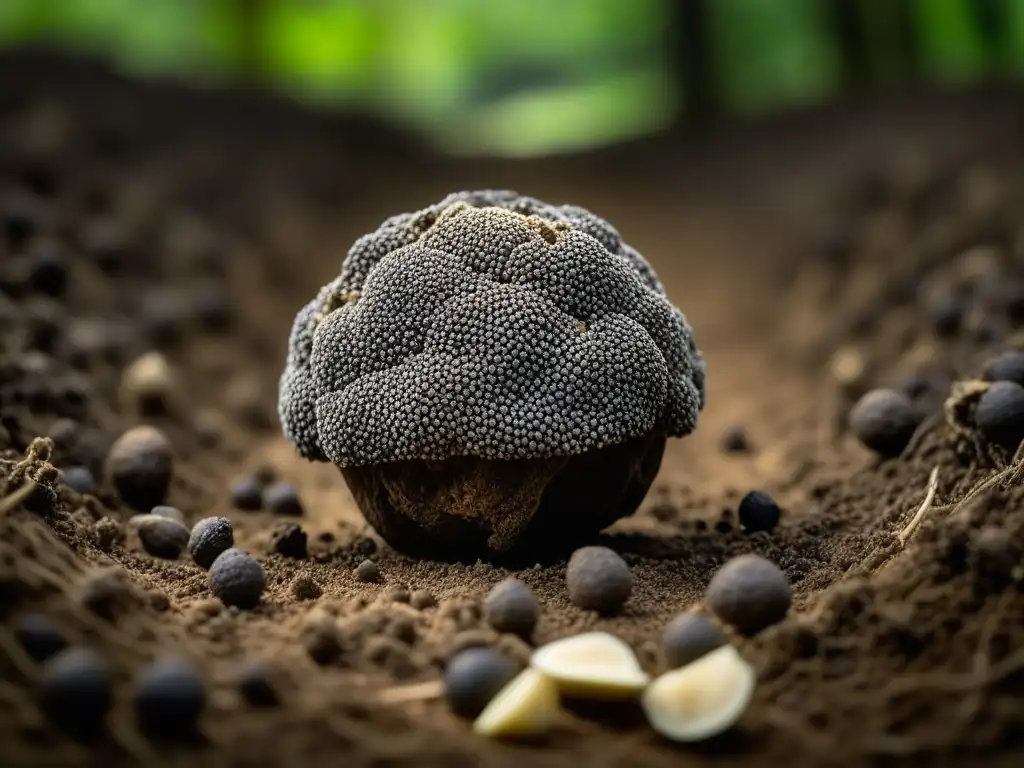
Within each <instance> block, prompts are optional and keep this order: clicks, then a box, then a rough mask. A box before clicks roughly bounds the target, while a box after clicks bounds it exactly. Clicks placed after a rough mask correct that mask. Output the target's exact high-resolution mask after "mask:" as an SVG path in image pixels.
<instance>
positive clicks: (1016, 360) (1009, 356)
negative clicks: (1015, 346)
mask: <svg viewBox="0 0 1024 768" xmlns="http://www.w3.org/2000/svg"><path fill="white" fill-rule="evenodd" d="M982 378H983V379H984V380H985V381H1012V382H1014V383H1015V384H1020V385H1022V386H1024V352H1020V351H1018V350H1011V351H1009V352H1003V354H1001V355H999V356H998V357H995V358H993V359H992V360H989V361H988V362H987V363H986V364H985V368H984V370H983V371H982Z"/></svg>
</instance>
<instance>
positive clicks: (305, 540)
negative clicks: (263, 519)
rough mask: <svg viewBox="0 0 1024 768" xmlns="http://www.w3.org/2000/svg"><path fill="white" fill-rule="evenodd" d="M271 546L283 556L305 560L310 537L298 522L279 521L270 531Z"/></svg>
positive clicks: (272, 549)
mask: <svg viewBox="0 0 1024 768" xmlns="http://www.w3.org/2000/svg"><path fill="white" fill-rule="evenodd" d="M270 542H271V544H270V548H271V551H273V552H276V553H277V554H279V555H281V556H282V557H291V558H294V559H296V560H305V559H306V557H307V556H308V554H309V549H308V544H309V537H308V536H307V535H306V532H305V531H304V530H302V526H301V525H299V524H298V523H278V524H277V525H276V526H274V529H273V530H272V531H271V533H270Z"/></svg>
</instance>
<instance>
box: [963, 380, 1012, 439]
mask: <svg viewBox="0 0 1024 768" xmlns="http://www.w3.org/2000/svg"><path fill="white" fill-rule="evenodd" d="M974 421H975V423H976V424H977V425H978V429H979V430H980V431H981V434H982V435H984V437H985V439H986V440H989V441H990V442H993V443H996V444H998V445H1001V446H1002V447H1003V448H1005V449H1007V450H1008V451H1015V450H1016V449H1017V446H1018V445H1020V441H1021V440H1022V439H1024V387H1021V386H1020V385H1019V384H1015V383H1014V382H1012V381H996V382H993V384H992V386H990V387H989V388H988V389H987V390H986V391H985V393H984V394H983V395H982V396H981V397H980V398H979V399H978V407H977V409H976V410H975V412H974Z"/></svg>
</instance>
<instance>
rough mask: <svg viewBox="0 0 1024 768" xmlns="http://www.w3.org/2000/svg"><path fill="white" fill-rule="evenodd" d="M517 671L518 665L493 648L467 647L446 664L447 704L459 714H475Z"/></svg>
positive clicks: (472, 715)
mask: <svg viewBox="0 0 1024 768" xmlns="http://www.w3.org/2000/svg"><path fill="white" fill-rule="evenodd" d="M518 673H519V665H518V664H517V663H516V662H515V661H514V660H513V659H511V658H509V657H508V656H505V655H504V654H502V653H499V652H498V651H496V650H494V649H493V648H467V649H466V650H464V651H462V652H460V653H458V654H456V655H455V656H454V657H453V658H452V659H451V660H450V661H449V662H448V665H447V666H446V667H445V671H444V690H445V697H446V698H447V700H448V706H449V707H450V708H451V710H452V712H454V713H455V714H456V715H458V716H459V717H465V718H474V717H476V716H477V715H479V714H480V713H481V712H483V710H484V707H486V706H487V705H488V704H489V703H490V701H491V699H493V698H494V697H495V695H496V694H497V693H498V691H500V690H501V689H502V688H504V687H505V686H506V685H507V684H508V683H509V682H510V681H511V680H512V678H513V677H515V676H516V675H517V674H518Z"/></svg>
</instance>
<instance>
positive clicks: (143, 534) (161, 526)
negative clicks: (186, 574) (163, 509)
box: [132, 507, 189, 560]
mask: <svg viewBox="0 0 1024 768" xmlns="http://www.w3.org/2000/svg"><path fill="white" fill-rule="evenodd" d="M157 509H159V507H157ZM132 522H133V523H134V524H135V526H136V529H137V530H138V532H139V539H140V540H141V541H142V546H143V547H144V548H145V550H146V551H147V552H148V553H149V554H151V555H152V556H153V557H162V558H165V559H167V560H176V559H177V557H178V555H180V554H181V551H182V550H183V549H184V548H185V547H186V546H187V545H188V542H189V531H188V528H186V527H185V525H184V523H181V522H179V521H177V520H175V519H173V518H171V517H164V516H162V515H154V514H149V515H136V516H135V517H134V518H133V519H132Z"/></svg>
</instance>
